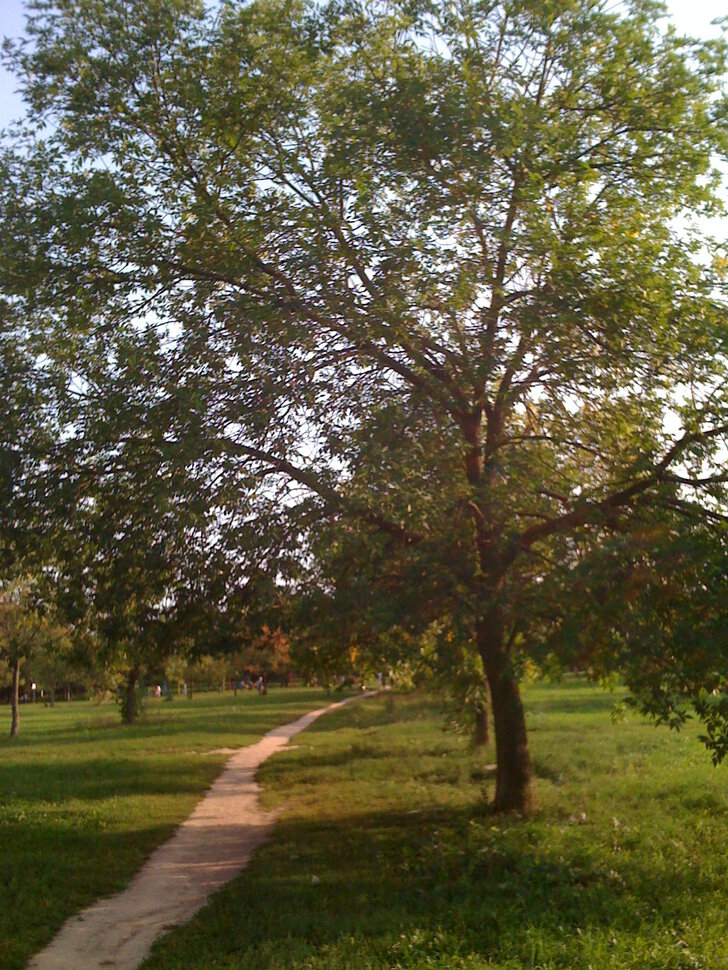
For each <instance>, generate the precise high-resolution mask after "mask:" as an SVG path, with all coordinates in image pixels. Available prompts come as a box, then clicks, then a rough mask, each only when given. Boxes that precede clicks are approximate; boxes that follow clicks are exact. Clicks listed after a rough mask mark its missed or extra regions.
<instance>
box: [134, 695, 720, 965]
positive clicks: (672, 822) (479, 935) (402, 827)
mask: <svg viewBox="0 0 728 970" xmlns="http://www.w3.org/2000/svg"><path fill="white" fill-rule="evenodd" d="M526 702H527V709H528V721H529V727H530V732H531V734H530V736H531V744H532V753H533V756H534V762H535V770H536V776H537V781H536V789H537V798H538V804H539V810H538V814H537V815H536V817H535V818H533V819H532V820H529V821H523V820H519V819H516V818H499V817H496V816H493V815H491V814H489V813H488V811H486V810H485V809H484V808H483V805H484V798H485V797H486V796H490V795H492V785H493V781H492V777H491V774H490V771H489V769H488V767H487V765H488V763H489V762H490V761H492V760H493V753H492V750H491V751H490V752H487V753H486V754H485V756H482V755H476V754H474V753H473V752H472V751H471V750H469V748H468V745H467V742H466V741H465V740H464V739H461V738H458V737H457V736H453V735H452V734H447V733H444V732H443V731H442V727H441V723H442V719H441V717H440V715H439V713H438V711H437V710H436V708H435V707H434V706H433V705H432V704H431V703H429V702H427V701H426V700H424V699H422V698H418V697H392V696H389V697H383V698H377V699H375V700H370V701H367V702H365V703H363V704H359V705H353V706H350V707H348V708H346V709H345V710H342V711H341V712H337V713H335V714H332V715H329V716H328V717H327V718H325V719H323V720H322V721H319V722H317V723H316V724H315V725H314V726H313V727H312V728H311V729H310V730H309V731H308V732H306V733H305V734H303V735H301V736H300V739H299V746H298V748H297V749H295V750H291V751H286V752H284V753H282V754H280V755H277V756H276V757H275V758H274V759H272V760H271V761H269V762H268V763H267V764H266V765H264V766H263V768H262V769H261V772H260V774H259V778H260V780H261V781H262V782H263V784H264V786H265V789H266V800H267V802H268V804H269V805H270V806H273V805H276V806H278V807H279V808H282V810H283V814H282V818H281V821H280V823H279V825H278V828H277V830H276V833H275V836H274V838H273V840H272V841H271V842H269V843H268V844H267V845H265V846H264V847H263V848H262V849H261V850H259V851H258V853H257V854H256V857H255V859H254V860H253V863H252V865H251V867H250V868H249V869H248V870H247V872H246V873H245V874H243V876H242V877H241V878H239V879H237V880H236V881H235V882H233V883H231V884H230V886H228V887H227V888H226V889H224V890H223V891H222V892H220V893H219V894H217V896H215V897H214V899H213V901H212V902H211V903H210V905H208V906H207V907H206V908H205V909H203V910H202V911H201V912H200V914H199V915H198V917H197V918H196V919H195V920H194V921H193V922H192V923H190V924H189V925H188V926H187V927H184V928H182V929H179V930H176V931H174V932H172V933H171V934H170V935H169V936H167V937H165V938H163V939H162V940H161V941H159V942H158V943H157V945H156V947H155V949H154V951H153V954H152V956H151V957H150V959H149V961H148V962H147V963H146V964H145V967H146V968H147V970H175V968H176V970H182V968H184V970H212V968H214V970H243V968H250V970H253V968H255V970H283V968H285V970H304V968H305V970H366V968H385V967H386V968H418V970H419V968H422V970H424V968H428V970H431V968H439V970H465V968H467V970H476V968H477V970H480V968H489V970H496V968H497V970H516V968H518V970H521V968H531V970H552V968H554V970H555V968H561V970H588V968H592V970H602V968H610V970H611V968H623V970H701V968H703V970H720V968H726V967H728V879H727V878H726V873H727V872H728V838H727V836H728V785H727V784H726V769H725V768H719V769H713V767H712V766H711V765H710V763H709V759H708V757H707V755H706V753H705V751H704V750H703V749H702V748H701V746H700V745H699V744H698V742H697V741H696V740H695V733H696V732H695V731H693V732H686V733H684V734H681V735H675V734H670V733H669V732H667V731H666V730H665V729H657V728H654V727H653V726H651V725H648V724H645V723H644V722H643V721H641V720H639V719H638V718H637V717H636V716H632V717H630V719H629V721H628V722H627V723H625V724H613V723H612V722H611V720H610V717H609V713H610V709H611V708H612V706H613V703H614V698H613V697H610V696H609V695H605V694H603V693H601V692H599V691H598V690H596V689H593V688H591V687H589V686H586V685H584V684H580V683H575V682H569V683H565V684H564V685H560V686H556V687H545V686H537V687H531V688H529V689H528V690H527V692H526Z"/></svg>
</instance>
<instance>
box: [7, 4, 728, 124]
mask: <svg viewBox="0 0 728 970" xmlns="http://www.w3.org/2000/svg"><path fill="white" fill-rule="evenodd" d="M667 8H668V11H669V13H670V15H671V17H672V19H673V21H674V22H675V25H676V26H677V28H678V30H679V31H680V32H682V33H686V34H692V35H693V36H695V37H710V36H716V34H717V29H716V28H715V27H711V21H712V20H715V19H716V18H717V17H724V16H726V14H727V13H728V4H726V0H667ZM23 10H24V0H0V38H2V37H15V36H17V35H18V34H20V33H22V31H23V24H24V13H23ZM21 110H22V105H21V102H20V99H19V98H18V96H17V94H16V93H15V79H14V78H13V76H12V75H11V74H9V73H8V72H7V71H5V70H4V68H2V67H0V128H2V127H4V126H5V125H7V124H8V122H9V121H11V120H12V119H13V118H15V117H17V116H18V114H19V113H20V111H21Z"/></svg>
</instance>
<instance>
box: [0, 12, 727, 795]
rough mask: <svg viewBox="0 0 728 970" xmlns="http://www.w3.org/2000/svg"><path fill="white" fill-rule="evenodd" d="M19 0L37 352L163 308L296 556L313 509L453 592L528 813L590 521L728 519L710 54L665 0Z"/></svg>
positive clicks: (241, 494) (14, 165)
mask: <svg viewBox="0 0 728 970" xmlns="http://www.w3.org/2000/svg"><path fill="white" fill-rule="evenodd" d="M31 10H32V12H33V16H32V17H31V19H30V21H29V25H28V36H29V41H28V44H27V45H26V46H23V45H20V46H19V47H17V48H16V51H15V54H14V63H15V66H16V69H17V71H18V73H19V76H20V78H21V83H22V85H23V89H24V92H25V96H26V99H27V102H28V105H29V108H30V111H31V112H32V117H33V118H34V119H38V122H39V124H38V133H39V137H40V138H42V141H40V142H39V144H38V145H37V146H36V147H35V148H33V147H32V146H30V147H29V145H28V139H27V138H26V140H25V141H24V142H23V143H22V145H20V146H19V147H18V149H17V151H16V158H15V160H13V159H12V158H11V159H10V160H9V162H8V164H7V172H6V176H7V177H6V180H5V189H4V190H3V202H2V219H3V223H4V239H6V240H7V243H6V252H5V253H4V257H5V258H4V260H3V269H2V280H1V281H0V283H1V285H2V287H3V288H5V289H7V290H8V291H9V292H12V293H13V294H14V295H15V296H14V298H15V299H17V300H22V301H24V305H25V307H26V309H27V312H28V314H29V315H30V317H32V318H33V319H35V320H39V321H43V326H44V330H45V333H46V334H47V335H50V337H49V338H48V337H47V339H48V345H49V346H50V347H53V345H54V344H56V345H65V346H68V344H69V341H70V343H71V344H72V345H74V344H75V345H83V343H84V341H88V340H96V341H97V342H99V343H100V344H101V346H102V347H103V345H104V341H109V340H112V343H113V339H112V338H113V334H114V333H116V332H117V331H118V330H120V329H121V330H124V329H127V330H128V329H129V328H132V329H133V328H134V327H135V326H137V327H138V326H139V322H140V320H146V321H147V324H146V325H150V324H149V321H150V320H151V321H152V325H154V326H158V327H160V328H162V327H164V328H166V334H167V338H168V339H167V345H166V346H167V349H168V353H169V354H170V355H174V358H175V360H176V361H177V366H179V367H180V368H181V370H180V371H179V374H180V380H184V386H185V387H186V388H187V389H189V390H190V392H193V393H194V394H196V395H197V398H196V400H197V401H198V403H199V408H198V413H199V415H200V418H199V420H200V432H201V434H202V435H203V436H204V437H205V439H206V440H207V441H209V442H210V443H211V447H212V448H213V449H214V454H215V461H216V463H217V468H218V469H219V471H220V474H222V475H223V476H224V479H225V481H226V483H227V488H228V494H229V495H230V496H232V495H237V496H238V498H237V499H236V500H235V502H237V505H235V507H236V508H238V509H241V508H243V509H244V513H243V514H244V516H245V517H246V519H245V521H246V522H248V523H249V522H250V521H252V518H253V517H255V516H257V517H258V528H259V529H260V531H261V534H265V531H266V529H267V528H268V526H269V525H270V523H273V524H274V525H275V528H276V529H278V530H283V532H285V530H286V528H288V529H289V531H288V532H287V533H286V534H287V535H288V536H289V537H290V539H291V546H292V549H293V550H294V552H295V550H296V548H298V549H299V550H301V551H302V552H303V553H304V558H303V559H302V560H301V561H302V562H303V563H304V564H306V560H305V551H306V548H307V545H308V542H309V538H307V537H309V536H310V535H311V530H314V533H315V530H317V529H320V528H321V523H322V522H325V523H327V525H326V528H334V529H335V530H336V531H337V534H339V535H341V534H342V533H343V534H346V535H349V536H350V535H351V534H352V533H353V534H356V535H357V536H359V538H360V539H364V540H366V542H367V543H370V544H372V545H373V546H374V547H375V548H376V553H377V555H379V556H380V557H381V558H382V560H383V561H388V560H396V563H397V569H396V572H397V574H398V576H400V577H409V579H410V581H411V582H412V583H417V584H418V585H417V587H413V589H419V591H420V594H421V595H422V596H425V595H426V594H427V592H428V590H430V589H435V588H436V589H438V590H439V589H441V588H442V584H444V585H445V587H446V589H447V591H448V593H447V597H448V602H447V604H446V608H447V610H448V612H449V613H450V615H455V616H457V617H458V621H459V623H460V624H461V626H462V627H463V628H464V629H468V630H470V631H471V632H472V636H473V642H474V647H475V649H477V651H478V652H479V654H480V656H481V658H482V662H483V666H484V669H485V673H486V676H487V679H488V683H489V686H490V692H491V696H492V705H493V714H494V722H495V735H496V745H497V760H498V772H497V788H496V806H497V807H498V808H500V809H526V808H527V807H528V804H529V799H530V790H529V780H530V766H529V756H528V746H527V738H526V730H525V722H524V716H523V710H522V706H521V700H520V696H519V690H518V681H517V677H516V675H515V672H514V669H513V664H512V651H513V649H515V648H516V647H518V649H523V646H524V636H525V634H524V630H525V631H526V632H528V631H532V630H534V629H536V627H534V625H533V624H530V623H529V622H526V623H524V622H523V615H524V614H523V612H522V611H523V610H525V609H526V608H527V605H528V604H529V603H533V602H534V600H537V599H538V593H539V590H540V589H542V588H543V589H545V588H546V586H545V581H546V580H547V579H548V578H549V576H550V575H551V572H552V570H553V569H554V568H555V567H560V566H564V565H566V566H567V567H568V566H569V565H570V564H576V563H577V562H578V561H579V557H580V556H583V555H585V550H586V549H598V548H599V547H600V544H601V543H602V541H603V540H604V539H605V537H608V536H610V535H615V534H619V535H622V536H628V535H630V534H634V533H639V534H641V535H646V534H648V531H649V530H648V529H646V528H645V527H644V523H645V522H650V523H652V522H654V520H655V518H656V517H657V518H658V519H660V515H661V514H662V513H664V515H665V516H667V517H668V519H669V521H673V520H674V518H675V517H678V518H685V517H687V518H689V519H692V518H695V517H697V518H700V517H703V519H704V518H705V516H708V517H711V516H712V517H719V516H720V515H721V514H722V513H721V501H722V497H723V493H722V480H723V473H722V469H721V467H720V461H719V456H720V452H721V447H723V446H724V445H725V439H726V410H725V403H726V402H725V393H724V389H725V385H724V378H725V356H724V354H725V349H726V348H725V342H726V329H725V324H724V322H723V321H724V306H723V302H722V300H721V299H720V297H719V296H718V295H717V294H718V292H719V284H720V274H721V271H722V267H723V266H724V265H725V263H724V262H722V261H721V259H720V258H716V259H715V260H713V257H714V256H719V254H717V253H716V252H714V251H713V250H712V249H711V244H710V241H708V242H707V244H706V241H705V240H703V239H701V237H700V235H699V233H698V231H697V229H696V227H695V225H693V223H692V222H691V219H692V217H693V216H694V215H696V214H701V213H703V214H705V213H711V212H712V211H713V210H714V208H715V205H716V203H715V191H716V186H717V182H718V177H717V175H716V173H715V171H714V170H713V167H712V165H713V161H714V159H715V158H716V156H719V155H721V154H723V153H724V150H725V146H726V141H725V130H724V129H725V125H724V115H725V112H724V101H723V95H722V90H721V88H720V82H719V78H720V76H721V74H722V73H723V71H724V70H725V60H724V49H723V46H722V45H720V44H717V43H714V44H698V43H694V42H691V41H688V40H684V39H682V38H679V37H678V36H676V35H675V34H674V33H673V32H671V31H670V30H667V29H665V25H664V21H662V20H661V19H660V18H661V16H662V13H663V9H662V6H661V5H660V4H659V3H657V2H654V0H627V2H625V3H624V4H621V5H619V6H618V7H615V6H614V5H612V4H609V3H606V2H604V0H548V2H544V0H538V2H536V0H487V2H485V0H484V2H455V3H444V2H443V3H440V2H438V0H431V2H425V0H415V2H408V3H404V2H390V3H376V2H372V3H364V2H357V0H352V2H348V3H331V4H316V3H307V2H305V0H272V2H271V0H260V2H252V3H246V4H240V3H233V2H226V3H223V4H221V5H220V7H219V8H216V9H215V11H214V12H212V13H211V12H207V11H206V10H205V8H204V6H203V4H202V3H199V2H196V0H156V2H153V3H150V2H148V0H108V2H106V3H104V4H99V3H97V2H95V0H48V2H46V0H37V2H36V3H34V4H32V5H31ZM711 260H713V262H711ZM51 354H52V351H51ZM182 375H184V376H183V377H182ZM233 504H235V503H233ZM284 513H285V515H287V516H288V517H289V518H290V520H291V522H292V523H294V524H293V525H291V526H285V525H282V524H281V523H282V520H283V517H284V515H283V514H284ZM347 541H348V540H347ZM367 560H368V561H372V555H371V554H368V555H367ZM437 595H438V596H439V593H438V594H437ZM563 602H567V603H568V600H567V601H563ZM527 646H528V644H526V647H527ZM632 656H633V657H637V658H639V649H638V647H633V654H632ZM621 657H622V655H621V654H620V653H619V652H617V653H616V654H615V662H616V661H617V660H619V659H621ZM636 662H637V665H639V664H638V661H636ZM675 662H677V663H680V657H679V656H678V657H677V659H676V660H675ZM686 696H688V695H686ZM695 699H696V702H697V703H698V707H700V703H701V702H700V700H699V698H697V696H696V698H695ZM718 729H719V728H718Z"/></svg>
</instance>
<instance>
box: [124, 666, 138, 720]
mask: <svg viewBox="0 0 728 970" xmlns="http://www.w3.org/2000/svg"><path fill="white" fill-rule="evenodd" d="M138 676H139V671H138V670H137V668H136V667H134V668H133V670H130V671H129V677H128V679H127V682H126V710H125V711H124V721H125V723H126V724H133V723H134V721H135V719H136V685H137V678H138Z"/></svg>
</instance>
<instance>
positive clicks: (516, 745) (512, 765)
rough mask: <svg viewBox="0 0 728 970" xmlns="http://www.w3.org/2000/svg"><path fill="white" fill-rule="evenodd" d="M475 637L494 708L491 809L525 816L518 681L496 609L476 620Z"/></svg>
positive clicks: (525, 756) (525, 758) (525, 761)
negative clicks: (494, 776) (492, 796)
mask: <svg viewBox="0 0 728 970" xmlns="http://www.w3.org/2000/svg"><path fill="white" fill-rule="evenodd" d="M477 635H478V649H479V651H480V655H481V657H482V658H483V665H484V667H485V672H486V676H487V678H488V685H489V687H490V697H491V704H492V706H493V723H494V727H495V748H496V762H497V771H496V789H495V803H494V808H495V810H496V811H497V812H514V811H515V812H523V813H524V814H528V812H529V811H530V809H531V808H532V793H531V757H530V755H529V752H528V739H527V736H526V719H525V716H524V713H523V704H522V702H521V694H520V691H519V688H518V680H517V678H516V676H515V674H514V672H513V669H512V666H511V663H510V658H509V656H508V651H507V650H506V647H505V642H504V636H503V621H502V616H501V612H500V609H499V607H494V608H493V609H491V610H490V611H489V615H487V616H485V617H484V618H483V619H481V620H479V622H478V627H477Z"/></svg>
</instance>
